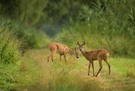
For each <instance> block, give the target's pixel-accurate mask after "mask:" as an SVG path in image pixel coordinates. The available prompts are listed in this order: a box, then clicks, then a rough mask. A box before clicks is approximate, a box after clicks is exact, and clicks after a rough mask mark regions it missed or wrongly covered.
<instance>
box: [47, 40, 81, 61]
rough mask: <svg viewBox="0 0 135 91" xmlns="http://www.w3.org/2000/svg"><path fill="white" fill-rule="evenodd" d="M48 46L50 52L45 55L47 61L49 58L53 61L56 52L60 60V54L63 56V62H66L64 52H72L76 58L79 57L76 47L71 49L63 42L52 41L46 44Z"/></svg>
mask: <svg viewBox="0 0 135 91" xmlns="http://www.w3.org/2000/svg"><path fill="white" fill-rule="evenodd" d="M48 48H49V49H50V51H51V53H50V54H49V56H48V57H47V60H48V62H49V60H50V58H51V60H52V62H53V56H54V54H56V53H58V54H59V55H60V61H61V56H64V60H65V63H66V54H67V53H70V54H74V55H75V56H76V58H79V56H78V51H77V49H76V48H75V49H74V50H71V49H69V48H68V47H67V46H66V45H64V44H60V43H57V42H52V43H51V44H50V45H49V46H48Z"/></svg>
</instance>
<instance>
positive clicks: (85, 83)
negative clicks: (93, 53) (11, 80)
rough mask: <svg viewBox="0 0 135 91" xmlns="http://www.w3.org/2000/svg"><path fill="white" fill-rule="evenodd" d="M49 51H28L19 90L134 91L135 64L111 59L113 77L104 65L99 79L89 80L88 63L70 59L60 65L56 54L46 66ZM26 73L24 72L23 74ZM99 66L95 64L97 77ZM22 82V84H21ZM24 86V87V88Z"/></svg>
mask: <svg viewBox="0 0 135 91" xmlns="http://www.w3.org/2000/svg"><path fill="white" fill-rule="evenodd" d="M47 54H48V50H46V49H40V50H39V49H38V50H29V51H28V52H27V53H26V54H25V57H24V58H23V61H24V63H23V64H22V63H21V64H22V68H21V71H20V72H21V73H22V72H23V73H22V74H21V75H23V76H20V77H19V81H20V82H21V86H22V87H21V86H20V89H19V90H21V91H22V90H27V91H37V90H38V91H93V90H94V91H99V90H100V91H133V90H134V89H135V72H134V69H135V60H134V59H129V58H109V63H110V65H111V75H110V76H109V75H108V67H107V65H106V64H105V63H104V62H103V69H102V71H101V73H100V75H99V77H93V76H92V69H91V71H90V73H91V74H90V76H87V66H88V61H86V59H85V58H84V57H83V56H82V55H81V54H80V58H79V59H76V58H75V57H74V56H70V55H68V57H67V63H66V64H65V62H64V59H62V61H61V62H60V60H59V56H58V55H57V54H56V55H55V58H54V62H51V61H50V62H47V60H46V57H47ZM24 69H25V70H24ZM98 69H99V65H98V62H97V61H95V73H96V72H97V71H98ZM22 79H23V81H22ZM24 84H25V85H24Z"/></svg>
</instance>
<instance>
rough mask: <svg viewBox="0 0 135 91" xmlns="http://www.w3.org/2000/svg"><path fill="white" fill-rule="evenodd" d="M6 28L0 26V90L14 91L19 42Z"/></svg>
mask: <svg viewBox="0 0 135 91" xmlns="http://www.w3.org/2000/svg"><path fill="white" fill-rule="evenodd" d="M8 29H9V28H8V27H6V28H5V27H3V26H2V25H0V90H4V91H9V90H14V89H15V86H16V81H15V78H14V76H13V75H14V74H15V73H16V72H17V69H18V67H17V65H16V63H17V62H18V61H19V60H20V58H21V55H20V51H19V47H20V42H19V41H18V40H17V39H16V37H15V36H14V34H13V33H12V32H9V31H8Z"/></svg>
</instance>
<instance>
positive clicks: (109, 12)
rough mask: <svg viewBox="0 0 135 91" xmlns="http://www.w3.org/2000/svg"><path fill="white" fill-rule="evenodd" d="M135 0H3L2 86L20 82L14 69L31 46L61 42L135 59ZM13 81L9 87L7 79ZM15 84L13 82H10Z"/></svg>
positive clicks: (0, 7)
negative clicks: (15, 75)
mask: <svg viewBox="0 0 135 91" xmlns="http://www.w3.org/2000/svg"><path fill="white" fill-rule="evenodd" d="M134 4H135V0H0V70H3V71H0V75H2V77H1V78H0V85H1V86H0V88H4V89H6V90H9V89H12V87H14V86H15V85H14V84H16V83H15V81H14V79H12V75H11V74H13V73H14V74H15V72H16V70H18V67H17V65H16V66H15V67H13V69H11V70H10V71H8V72H7V73H6V74H5V71H7V69H8V68H9V67H12V66H13V65H15V64H16V63H17V62H19V61H18V60H20V59H21V58H22V55H23V53H24V52H25V51H27V50H29V49H35V48H36V49H40V48H46V47H47V45H48V43H50V42H52V41H57V42H60V43H63V44H66V45H68V46H69V47H70V48H74V47H76V46H77V45H76V42H77V41H79V42H83V41H85V42H86V46H85V49H101V48H105V49H107V50H108V51H109V52H110V54H111V56H112V57H126V58H135V5H134ZM7 83H9V85H7V86H5V84H7ZM11 83H13V84H11Z"/></svg>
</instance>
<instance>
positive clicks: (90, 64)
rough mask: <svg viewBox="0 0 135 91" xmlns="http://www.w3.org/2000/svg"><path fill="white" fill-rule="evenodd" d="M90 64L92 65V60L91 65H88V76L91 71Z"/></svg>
mask: <svg viewBox="0 0 135 91" xmlns="http://www.w3.org/2000/svg"><path fill="white" fill-rule="evenodd" d="M90 65H91V62H89V65H88V76H89V73H90Z"/></svg>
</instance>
